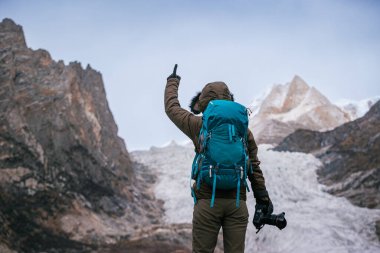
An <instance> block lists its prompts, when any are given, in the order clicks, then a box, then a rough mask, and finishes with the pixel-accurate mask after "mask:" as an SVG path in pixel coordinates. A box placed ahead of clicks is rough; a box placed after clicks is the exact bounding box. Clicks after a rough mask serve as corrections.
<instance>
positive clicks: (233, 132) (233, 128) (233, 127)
mask: <svg viewBox="0 0 380 253" xmlns="http://www.w3.org/2000/svg"><path fill="white" fill-rule="evenodd" d="M231 130H232V136H235V135H236V134H235V126H234V125H232V126H231Z"/></svg>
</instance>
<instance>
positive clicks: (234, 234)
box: [164, 64, 273, 253]
mask: <svg viewBox="0 0 380 253" xmlns="http://www.w3.org/2000/svg"><path fill="white" fill-rule="evenodd" d="M176 69H177V64H176V65H175V67H174V71H173V73H172V74H171V75H170V76H169V77H168V78H167V83H166V87H165V95H164V103H165V111H166V114H167V116H168V117H169V119H170V120H171V121H172V122H173V123H174V124H175V125H176V126H177V127H178V128H179V129H180V130H181V131H182V132H183V133H184V134H185V135H187V136H188V137H189V138H190V139H191V140H192V142H193V144H194V148H195V152H197V153H199V151H200V147H199V144H198V137H199V132H200V130H201V127H202V117H201V116H197V114H199V113H201V112H203V111H204V110H205V109H206V107H207V105H208V103H209V102H210V101H211V100H230V101H233V100H234V98H233V95H232V93H231V92H230V90H229V88H228V86H227V85H226V84H225V83H224V82H212V83H208V84H206V86H204V88H203V89H202V91H201V92H199V93H198V94H197V95H196V96H195V97H194V98H193V99H192V101H191V103H190V109H191V112H189V111H188V110H186V109H184V108H182V107H181V105H180V103H179V100H178V88H179V84H180V80H181V77H180V76H178V75H177V73H176ZM247 146H248V147H247V148H248V153H249V162H250V164H251V166H252V168H253V169H252V171H251V172H250V173H248V175H247V176H248V179H249V181H250V183H251V188H252V190H253V193H254V197H255V199H256V208H257V207H258V206H260V207H261V208H263V209H262V211H263V212H264V213H267V214H271V213H272V212H273V205H272V202H271V200H270V198H269V195H268V192H267V190H266V187H265V180H264V177H263V173H262V171H261V169H260V166H259V165H260V161H259V159H258V157H257V151H258V148H257V145H256V143H255V139H254V137H253V135H252V132H251V131H249V129H248V144H247ZM193 189H194V193H195V196H196V199H197V201H196V203H195V204H194V209H193V230H192V247H193V252H195V253H200V252H202V253H203V252H205V253H206V252H207V253H208V252H214V249H215V247H216V243H217V238H218V234H219V230H220V228H221V227H222V230H223V246H224V252H227V253H232V252H233V253H239V252H244V246H245V234H246V230H247V224H248V209H247V205H246V189H245V187H244V186H241V189H240V204H239V206H238V207H237V206H236V204H235V203H236V201H235V200H236V193H237V192H236V189H233V190H216V192H215V199H216V200H215V204H214V206H213V207H210V199H211V196H212V189H211V187H209V186H208V185H207V184H201V186H200V188H199V189H197V187H193Z"/></svg>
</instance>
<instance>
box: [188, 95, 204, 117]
mask: <svg viewBox="0 0 380 253" xmlns="http://www.w3.org/2000/svg"><path fill="white" fill-rule="evenodd" d="M200 96H201V92H200V91H198V92H197V94H196V95H195V96H194V97H193V98H192V99H191V101H190V105H189V107H190V111H191V112H192V113H194V114H199V113H201V112H200V111H198V110H196V109H195V108H194V107H195V104H196V103H198V101H199V97H200Z"/></svg>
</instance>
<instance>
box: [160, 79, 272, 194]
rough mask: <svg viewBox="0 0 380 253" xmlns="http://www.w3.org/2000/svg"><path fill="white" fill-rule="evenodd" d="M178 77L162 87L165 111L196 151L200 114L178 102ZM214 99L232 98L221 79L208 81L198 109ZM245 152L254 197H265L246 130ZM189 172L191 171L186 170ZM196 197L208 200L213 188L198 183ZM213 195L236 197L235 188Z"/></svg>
mask: <svg viewBox="0 0 380 253" xmlns="http://www.w3.org/2000/svg"><path fill="white" fill-rule="evenodd" d="M179 83H180V80H179V79H177V78H169V79H168V81H167V83H166V88H165V111H166V114H167V115H168V117H169V118H170V120H171V121H173V123H174V124H175V125H176V126H177V127H178V128H179V129H180V130H181V131H182V132H183V133H184V134H186V135H187V136H188V137H189V138H190V139H191V140H192V142H193V144H194V147H195V151H196V152H198V151H199V144H198V135H199V132H200V130H201V128H202V117H200V116H196V115H194V114H193V113H191V112H189V111H187V110H185V109H183V108H182V107H181V105H180V103H179V101H178V86H179ZM214 99H223V100H231V95H230V91H229V90H228V87H227V85H226V84H225V83H223V82H213V83H209V84H207V85H206V86H205V87H204V88H203V90H202V92H201V95H200V97H199V103H198V106H199V109H200V111H201V112H203V111H204V110H205V109H206V107H207V104H208V102H210V100H214ZM248 152H249V159H250V162H251V164H252V166H253V173H252V174H250V173H248V179H249V180H250V182H251V188H252V189H253V192H254V196H255V198H261V199H265V198H268V193H267V191H266V188H265V180H264V177H263V173H262V171H261V169H260V167H259V165H260V161H259V159H258V158H257V145H256V142H255V139H254V138H253V135H252V132H251V131H250V130H249V129H248ZM189 171H190V170H189ZM195 194H196V197H197V198H198V199H211V195H212V190H211V188H210V187H209V186H207V185H206V184H201V188H200V189H199V190H196V191H195ZM215 195H216V196H215V197H216V198H236V190H230V191H223V190H217V191H216V194H215ZM240 199H242V200H246V192H245V188H244V187H242V188H241V191H240Z"/></svg>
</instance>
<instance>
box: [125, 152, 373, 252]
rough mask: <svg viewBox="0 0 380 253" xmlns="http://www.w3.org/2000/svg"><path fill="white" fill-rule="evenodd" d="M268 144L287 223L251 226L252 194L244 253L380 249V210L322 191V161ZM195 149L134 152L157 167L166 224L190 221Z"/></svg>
mask: <svg viewBox="0 0 380 253" xmlns="http://www.w3.org/2000/svg"><path fill="white" fill-rule="evenodd" d="M270 148H271V146H269V145H260V146H259V158H260V160H261V161H262V166H261V168H262V170H263V172H264V176H265V179H266V186H267V189H268V191H269V194H270V197H271V199H272V202H273V204H274V213H276V214H277V213H280V212H282V211H284V212H285V213H286V219H287V221H288V226H287V227H286V228H285V229H284V230H282V231H280V230H278V229H277V228H276V227H272V226H265V227H264V228H263V229H262V230H261V231H260V233H259V234H256V233H255V232H256V231H255V228H254V227H253V225H252V223H251V222H252V216H253V213H254V204H255V202H254V198H253V196H252V195H251V194H250V193H248V194H249V196H248V201H247V205H248V208H249V212H250V218H249V220H250V223H249V224H248V231H247V235H246V252H260V253H271V252H281V253H305V252H311V253H313V252H336V253H350V252H364V253H374V252H380V244H379V241H378V240H377V238H376V235H375V227H374V224H375V221H376V220H380V210H371V209H366V208H359V207H356V206H353V205H352V204H351V203H350V202H349V201H347V200H346V199H345V198H339V197H335V196H332V195H330V194H328V193H326V192H324V191H323V189H324V188H325V187H324V186H322V185H320V184H319V183H318V182H317V175H316V170H317V169H318V167H319V166H321V164H320V162H319V160H318V159H316V158H315V157H314V156H312V155H308V154H302V153H288V152H275V151H271V150H270ZM193 155H194V151H193V148H191V147H189V146H188V145H187V146H181V145H169V146H167V147H164V148H151V150H149V151H139V152H133V153H132V157H133V159H135V160H137V161H139V162H141V163H144V164H146V165H148V166H149V167H151V169H152V170H154V171H155V172H156V173H157V175H158V177H159V180H158V183H157V185H156V187H155V192H156V196H157V197H158V198H160V199H162V200H164V202H165V204H164V208H165V222H167V223H191V220H192V209H193V200H192V198H191V196H190V188H189V182H190V168H191V163H192V159H193Z"/></svg>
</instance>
